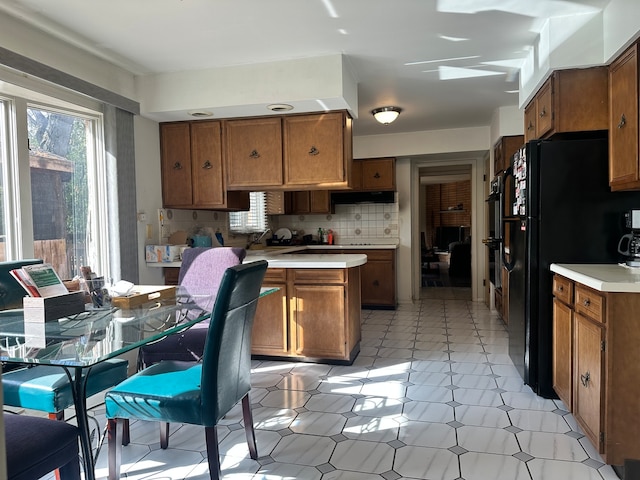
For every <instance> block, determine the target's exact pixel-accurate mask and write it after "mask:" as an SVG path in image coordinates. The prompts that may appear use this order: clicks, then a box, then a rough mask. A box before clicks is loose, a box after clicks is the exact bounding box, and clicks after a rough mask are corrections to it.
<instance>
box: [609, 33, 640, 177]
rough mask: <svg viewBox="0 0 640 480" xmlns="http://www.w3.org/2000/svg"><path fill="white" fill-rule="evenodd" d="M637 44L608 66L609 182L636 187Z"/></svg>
mask: <svg viewBox="0 0 640 480" xmlns="http://www.w3.org/2000/svg"><path fill="white" fill-rule="evenodd" d="M639 178H640V176H639V172H638V45H637V44H634V45H633V46H632V47H631V48H629V49H628V50H627V51H626V52H625V53H623V54H622V55H621V56H620V57H619V58H618V59H617V60H616V61H615V62H613V63H612V64H611V66H610V67H609V185H610V186H611V189H612V190H623V189H627V188H632V189H633V188H638V187H639V186H640V185H638V180H639Z"/></svg>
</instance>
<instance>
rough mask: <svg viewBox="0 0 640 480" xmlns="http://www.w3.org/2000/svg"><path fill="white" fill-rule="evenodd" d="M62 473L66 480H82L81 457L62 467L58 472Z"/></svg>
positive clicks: (61, 475)
mask: <svg viewBox="0 0 640 480" xmlns="http://www.w3.org/2000/svg"><path fill="white" fill-rule="evenodd" d="M58 471H59V472H60V477H61V478H63V479H64V480H80V479H81V478H82V477H81V476H80V457H76V458H75V459H74V460H72V461H71V462H69V463H67V464H66V465H63V466H61V467H60V468H59V469H58V470H56V473H57V472H58Z"/></svg>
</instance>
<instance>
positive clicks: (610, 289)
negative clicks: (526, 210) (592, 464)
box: [551, 264, 640, 467]
mask: <svg viewBox="0 0 640 480" xmlns="http://www.w3.org/2000/svg"><path fill="white" fill-rule="evenodd" d="M551 271H552V272H553V273H554V274H555V275H554V277H553V296H554V298H553V388H554V389H555V391H556V393H557V394H558V396H559V397H560V399H561V400H562V401H563V402H564V403H565V405H566V406H567V408H568V409H569V410H570V411H571V412H572V413H573V415H574V417H575V419H576V421H577V422H578V424H579V425H580V427H581V428H582V430H583V431H584V433H585V434H586V436H587V438H588V439H589V440H590V441H591V443H592V444H593V446H594V447H595V448H596V449H597V451H598V453H600V454H601V455H602V458H603V459H604V460H605V461H606V462H607V463H609V464H611V465H613V466H614V467H619V466H621V465H622V464H623V463H624V461H625V460H626V459H630V458H640V435H638V433H639V430H638V425H640V409H638V398H639V397H640V382H638V378H640V349H638V345H640V322H639V321H638V318H639V317H638V312H640V270H638V269H636V268H629V267H626V266H623V265H617V264H610V265H604V264H600V265H597V264H551Z"/></svg>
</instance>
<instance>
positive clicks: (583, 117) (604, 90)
mask: <svg viewBox="0 0 640 480" xmlns="http://www.w3.org/2000/svg"><path fill="white" fill-rule="evenodd" d="M608 84H609V80H608V74H607V67H591V68H582V69H580V68H575V69H569V70H557V71H555V72H553V73H552V74H551V76H550V77H549V78H548V79H547V80H546V81H545V83H544V84H543V85H542V87H540V90H538V92H537V93H536V95H535V97H534V98H533V100H531V102H530V103H529V104H528V105H527V107H526V108H525V114H524V131H525V141H529V140H534V139H537V138H549V137H551V136H554V135H556V134H560V133H572V132H588V131H597V130H606V129H607V128H608V127H609V121H608V118H609V102H608V95H609V89H608Z"/></svg>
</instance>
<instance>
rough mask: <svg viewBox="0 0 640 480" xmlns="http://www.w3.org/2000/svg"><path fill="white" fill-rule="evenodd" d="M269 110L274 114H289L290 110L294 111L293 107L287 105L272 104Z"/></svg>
mask: <svg viewBox="0 0 640 480" xmlns="http://www.w3.org/2000/svg"><path fill="white" fill-rule="evenodd" d="M267 108H268V109H269V110H271V111H272V112H288V111H289V110H293V106H292V105H289V104H287V103H272V104H271V105H268V106H267Z"/></svg>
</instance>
